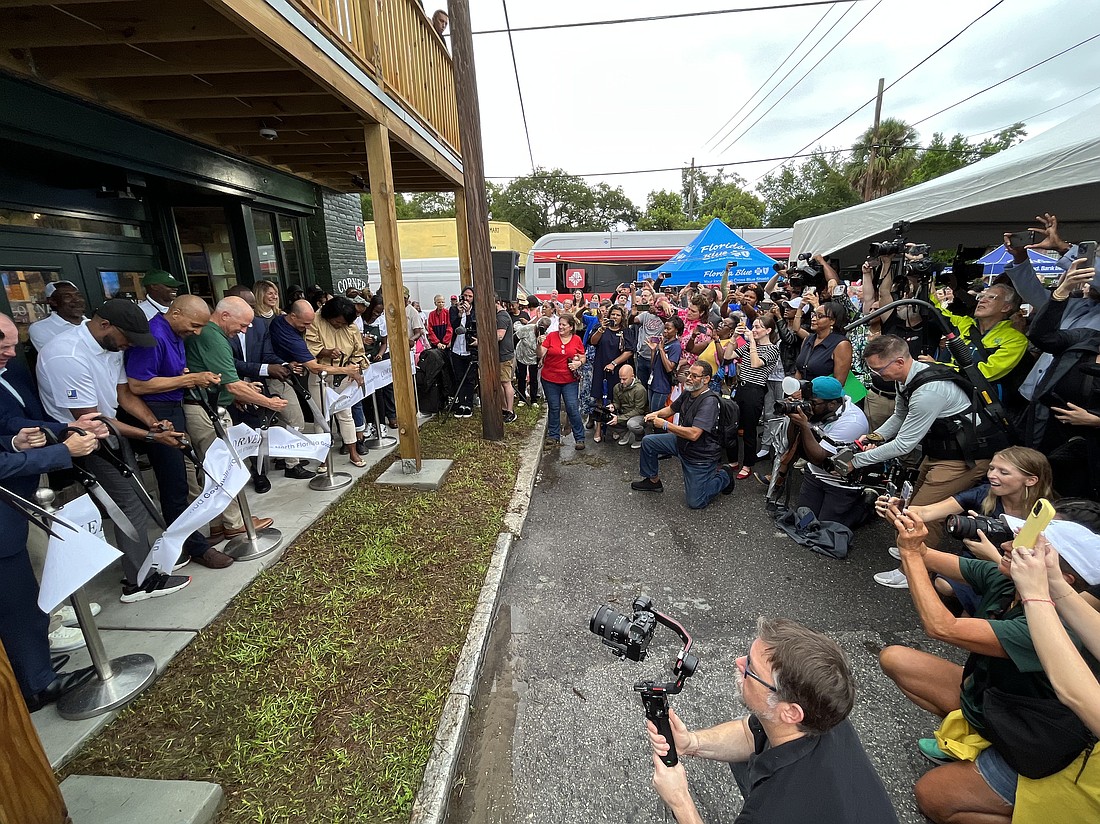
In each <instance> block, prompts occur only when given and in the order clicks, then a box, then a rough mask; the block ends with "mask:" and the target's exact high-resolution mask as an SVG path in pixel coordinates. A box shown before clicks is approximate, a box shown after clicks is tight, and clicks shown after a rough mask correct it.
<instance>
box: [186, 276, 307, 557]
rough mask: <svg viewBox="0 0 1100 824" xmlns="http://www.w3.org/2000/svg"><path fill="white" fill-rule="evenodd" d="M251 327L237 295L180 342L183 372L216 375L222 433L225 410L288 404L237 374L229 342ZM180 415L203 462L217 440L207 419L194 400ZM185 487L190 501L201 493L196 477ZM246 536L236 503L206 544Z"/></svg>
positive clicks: (266, 521) (258, 523) (262, 523)
mask: <svg viewBox="0 0 1100 824" xmlns="http://www.w3.org/2000/svg"><path fill="white" fill-rule="evenodd" d="M250 323H252V308H251V307H250V306H249V305H248V304H247V303H246V302H245V301H243V300H241V298H239V297H227V298H222V299H221V300H220V301H219V302H218V305H217V306H215V307H214V311H213V313H212V314H211V316H210V321H209V322H208V323H206V325H204V326H203V327H202V329H201V330H200V331H199V333H198V334H197V335H194V336H192V337H189V338H187V339H186V341H185V342H184V349H185V351H186V353H187V368H188V369H189V370H190V371H191V372H196V373H199V372H213V373H215V374H216V375H218V376H219V381H218V383H217V384H216V385H217V386H218V390H219V391H218V397H217V410H216V412H217V414H218V417H219V419H220V420H221V422H222V426H224V427H225V428H226V429H229V427H231V426H232V425H233V421H232V420H231V419H230V417H229V412H228V408H229V407H230V406H232V405H233V404H234V403H245V404H248V403H250V404H255V405H256V406H260V407H263V408H264V409H271V410H274V411H276V412H278V411H281V410H282V409H284V408H285V407H286V401H284V400H283V399H282V398H269V397H267V395H265V394H263V393H262V392H261V391H260V390H258V389H257V388H256V387H255V386H254V385H253V384H251V383H249V382H248V381H245V380H242V379H241V377H240V375H239V374H237V368H236V366H235V365H234V363H233V350H232V349H231V348H230V346H229V338H230V337H231V336H233V335H236V334H237V333H238V332H243V331H244V330H245V329H247V328H248V325H249V324H250ZM199 391H203V390H199ZM183 416H184V419H185V420H186V421H187V432H188V434H189V435H190V436H191V443H192V445H193V446H194V447H195V451H196V452H197V453H198V454H199V457H200V458H202V457H203V456H204V455H205V454H206V450H207V449H209V447H210V444H212V443H213V442H214V438H215V437H217V435H216V433H215V431H214V425H213V424H212V423H211V421H210V416H209V415H207V413H206V410H205V409H203V407H202V406H201V405H200V404H199V402H198V401H197V400H195V399H193V398H191V397H187V396H185V397H184V399H183ZM187 485H188V486H189V487H190V491H191V497H192V498H196V497H198V496H199V495H200V494H202V484H201V483H199V481H198V479H197V478H196V477H195V473H193V472H188V473H187ZM252 523H253V524H254V525H255V527H256V528H257V529H264V528H266V527H269V526H271V524H272V523H274V521H273V520H272V519H271V518H256V517H254V518H253V519H252ZM244 532H245V526H244V517H243V516H242V515H241V508H240V507H239V506H238V505H237V503H236V501H234V502H233V503H231V504H230V505H229V506H228V507H227V508H226V510H225V512H223V513H222V514H221V515H219V516H218V517H217V518H215V519H214V520H213V521H212V522H211V523H210V543H211V544H217V543H219V542H221V541H222V540H224V539H227V538H234V537H236V536H237V535H243V534H244Z"/></svg>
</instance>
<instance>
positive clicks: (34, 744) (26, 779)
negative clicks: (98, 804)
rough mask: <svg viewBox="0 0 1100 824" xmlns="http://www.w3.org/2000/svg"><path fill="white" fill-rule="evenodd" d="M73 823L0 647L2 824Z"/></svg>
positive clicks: (0, 797) (0, 798)
mask: <svg viewBox="0 0 1100 824" xmlns="http://www.w3.org/2000/svg"><path fill="white" fill-rule="evenodd" d="M9 823H10V824H72V819H70V818H69V812H68V810H67V809H66V807H65V800H64V799H63V798H62V797H61V790H60V789H59V788H58V786H57V779H56V778H54V774H53V768H52V767H50V761H49V759H48V758H46V752H45V750H43V749H42V742H41V741H39V740H38V733H37V732H36V731H35V729H34V724H32V723H31V716H30V713H29V712H27V704H26V702H24V701H23V694H22V693H21V692H20V691H19V684H18V683H17V682H16V680H15V673H14V672H12V671H11V662H10V661H8V654H7V652H6V651H5V650H4V645H3V644H0V824H9Z"/></svg>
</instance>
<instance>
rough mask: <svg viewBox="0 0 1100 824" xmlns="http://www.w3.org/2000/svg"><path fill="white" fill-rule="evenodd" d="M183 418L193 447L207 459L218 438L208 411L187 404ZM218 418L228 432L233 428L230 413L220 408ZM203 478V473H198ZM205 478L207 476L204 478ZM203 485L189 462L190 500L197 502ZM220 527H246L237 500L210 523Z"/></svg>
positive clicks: (215, 527)
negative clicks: (212, 445)
mask: <svg viewBox="0 0 1100 824" xmlns="http://www.w3.org/2000/svg"><path fill="white" fill-rule="evenodd" d="M183 417H184V420H186V421H187V434H188V435H189V436H190V438H191V445H192V446H193V447H195V452H196V453H197V454H198V456H199V458H200V459H202V458H205V457H206V450H207V449H209V448H210V444H212V443H214V440H215V438H217V437H218V435H217V433H216V432H215V431H214V424H212V423H211V422H210V416H209V415H207V414H206V410H205V409H203V408H202V407H201V406H196V405H194V404H190V403H185V404H184V405H183ZM218 417H219V419H220V420H221V422H222V426H224V427H225V429H226V431H228V430H229V428H230V427H232V426H233V421H232V420H230V418H229V413H228V412H227V411H225V410H224V409H222V408H221V407H218ZM198 474H199V475H200V476H202V471H201V470H200V471H199V473H198ZM203 477H205V476H203ZM202 487H203V484H202V482H200V481H199V480H198V479H197V478H196V477H195V468H194V467H193V466H192V464H191V462H190V461H188V462H187V493H188V499H189V500H192V501H193V500H195V498H197V497H199V495H201V494H202ZM218 527H221V528H223V529H227V530H228V529H242V528H243V527H244V516H243V515H242V514H241V508H240V506H239V505H238V504H237V501H236V500H233V501H231V502H230V504H229V506H227V507H226V508H225V512H223V513H222V514H221V515H219V516H218V517H216V518H214V520H212V521H211V522H210V528H211V529H212V530H215V531H217V529H218Z"/></svg>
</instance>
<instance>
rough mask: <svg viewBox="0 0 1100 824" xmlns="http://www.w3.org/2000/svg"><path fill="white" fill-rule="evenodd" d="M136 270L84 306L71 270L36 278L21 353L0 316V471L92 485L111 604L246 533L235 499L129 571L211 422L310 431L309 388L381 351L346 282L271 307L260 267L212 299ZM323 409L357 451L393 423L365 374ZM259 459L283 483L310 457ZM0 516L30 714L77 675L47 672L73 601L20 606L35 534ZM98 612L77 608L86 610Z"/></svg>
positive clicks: (7, 637)
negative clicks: (169, 555)
mask: <svg viewBox="0 0 1100 824" xmlns="http://www.w3.org/2000/svg"><path fill="white" fill-rule="evenodd" d="M142 284H143V287H144V291H145V296H144V299H143V300H141V301H140V302H135V301H134V300H130V299H127V298H114V299H110V300H107V301H106V302H105V303H103V304H102V305H101V306H99V307H98V308H97V309H95V310H94V311H92V312H90V313H88V312H87V301H86V299H85V296H84V295H82V294H81V293H80V290H79V288H78V287H77V286H76V285H75V284H74V283H71V282H68V281H58V282H54V283H50V284H49V285H48V286H47V288H46V299H47V302H48V304H49V307H50V309H51V313H50V314H49V315H48V316H47V317H46V318H44V319H42V320H39V321H37V322H35V323H32V324H31V325H30V327H29V340H30V342H31V344H32V347H33V350H28V351H27V352H26V353H25V354H26V355H27V357H26V358H25V359H24V358H20V357H19V354H20V351H19V350H20V346H21V344H20V339H19V330H18V328H17V326H16V324H15V323H14V321H13V320H12V319H11V318H9V317H8V316H6V315H0V482H2V484H3V486H4V488H5V489H7V490H9V491H10V492H13V493H15V494H16V495H19V496H20V497H22V498H24V499H27V500H33V499H34V493H35V490H36V489H37V488H38V486H39V482H40V476H41V475H42V474H43V473H49V484H50V486H51V487H53V488H54V490H55V491H56V492H57V493H58V498H57V502H58V503H59V504H64V503H67V502H69V501H71V500H73V499H74V498H75V497H77V496H78V495H79V494H80V493H81V492H82V491H83V488H85V487H89V488H91V487H94V488H96V489H99V490H101V491H102V492H103V493H104V494H103V496H101V497H99V498H97V503H99V504H100V505H101V506H102V507H104V508H105V510H106V514H107V515H108V516H109V517H110V519H111V520H112V521H113V522H114V527H115V529H114V541H115V543H116V545H117V547H118V548H119V550H121V552H122V572H123V576H124V577H123V581H122V583H121V588H120V591H119V600H120V601H122V602H123V603H135V602H139V601H144V600H147V599H150V598H159V597H164V596H168V595H171V594H173V593H175V592H178V591H179V590H181V589H183V588H184V587H186V586H188V585H189V584H190V583H191V578H190V576H187V575H183V574H177V573H178V572H179V570H181V569H182V568H183V567H185V566H186V565H187V564H190V563H195V564H199V565H201V566H205V567H207V568H210V569H215V570H221V569H225V568H226V567H229V566H230V565H231V564H233V562H234V559H233V557H232V556H231V555H229V554H227V553H226V552H224V551H222V548H221V547H222V545H223V542H225V541H230V540H232V539H234V538H236V537H238V536H241V535H244V534H245V533H246V532H247V526H246V525H245V522H244V516H243V514H242V512H241V508H240V506H238V504H237V503H236V501H235V500H233V501H231V502H230V504H229V505H228V507H227V508H226V509H225V510H224V511H223V512H221V513H220V514H218V515H217V516H216V517H214V518H213V520H212V521H211V522H210V523H209V524H208V525H207V526H206V527H205V528H203V529H201V530H199V531H196V532H194V533H192V534H191V535H190V536H188V537H187V539H186V540H185V541H184V543H183V551H182V554H181V556H180V557H179V559H178V561H177V562H176V564H175V565H174V568H172V569H158V568H157V567H156V566H154V567H153V568H152V569H151V570H150V571H149V572H148V573H146V574H144V575H142V570H143V565H144V564H145V562H146V559H147V557H148V556H149V554H150V550H151V547H152V544H151V541H150V535H149V533H150V528H151V527H152V525H153V522H154V521H158V522H162V523H164V524H167V525H169V526H170V525H171V524H172V523H174V522H175V521H176V519H177V518H179V517H180V516H181V515H182V514H183V513H184V511H185V510H187V508H188V506H189V504H190V503H191V502H192V501H194V500H195V499H196V498H197V497H198V496H200V495H201V494H202V493H203V485H204V480H203V475H202V473H201V472H200V471H198V470H197V466H196V465H197V464H201V463H202V460H203V458H204V456H205V455H206V452H207V450H209V449H210V447H211V445H212V444H213V443H214V441H215V439H216V438H218V437H219V434H218V430H219V429H221V430H222V431H228V430H229V428H230V427H232V426H233V425H235V424H240V423H245V424H247V425H249V426H251V427H253V428H260V427H265V426H268V425H270V424H271V423H276V424H278V425H283V426H286V427H288V428H290V429H293V430H295V431H297V432H302V433H306V432H310V431H320V430H321V429H324V428H325V426H324V421H323V420H321V416H323V415H324V412H323V411H322V410H323V401H320V400H318V399H320V398H321V396H322V387H323V386H325V385H327V386H328V387H331V388H339V387H340V385H341V383H342V382H344V381H356V382H358V383H360V385H363V384H364V372H365V371H366V370H367V369H368V368H369V367H370V365H371V364H372V363H378V362H380V361H382V360H384V359H385V358H387V357H388V347H389V338H388V334H387V329H386V324H385V317H384V314H383V308H382V299H381V296H379V295H374V296H366V295H363V294H361V293H360V292H359V291H358V290H354V289H352V290H348V292H347V293H346V294H345V295H338V296H332V295H330V294H327V293H326V292H325V291H324V290H323V289H321V288H319V287H310V288H309V289H307V290H302V289H300V288H299V287H297V286H291V287H290V288H289V289H288V290H287V292H286V293H285V299H286V302H285V304H284V303H283V298H284V295H283V294H281V292H280V289H279V287H278V285H277V284H275V283H274V282H272V281H266V280H261V281H257V282H256V283H255V284H253V286H252V287H250V288H249V287H244V286H233V287H231V288H230V289H228V290H227V292H226V294H225V296H224V297H223V298H222V299H221V300H219V301H218V302H217V303H216V305H214V306H213V307H211V306H210V305H209V304H208V303H207V302H206V301H204V300H202V299H201V298H199V297H196V296H194V295H188V294H182V295H181V294H178V290H179V287H180V286H181V285H182V284H181V283H180V282H179V281H177V280H176V279H174V278H173V277H172V276H171V275H170V274H169V273H168V272H164V271H160V270H154V271H151V272H149V273H147V274H146V275H145V276H144V279H143V281H142ZM405 302H406V309H407V311H406V317H407V320H408V325H409V329H408V334H409V340H410V342H412V343H413V344H416V343H417V342H418V341H420V340H421V339H422V338H423V336H424V326H425V323H424V321H423V319H422V317H421V313H420V312H419V308H418V307H416V306H414V305H413V303H412V302H411V301H409V299H408V293H407V291H406V296H405ZM284 307H285V308H284ZM89 315H90V316H89ZM28 364H30V366H28ZM318 404H322V406H318ZM375 409H377V410H378V413H377V415H376V414H375ZM333 418H334V420H333V423H334V426H333V427H332V428H333V430H334V435H336V436H338V441H339V442H340V443H341V444H342V445H341V446H340V447H339V453H340V454H344V455H346V456H347V459H348V460H349V461H350V463H351V464H352V465H355V466H364V465H365V462H364V460H363V453H364V452H365V450H366V445H365V444H366V442H367V441H368V440H369V439H371V438H373V437H375V436H376V435H381V434H384V433H385V432H386V429H387V427H390V428H393V427H396V426H397V423H398V422H397V420H396V412H395V408H394V401H393V392H392V387H389V386H387V387H382V388H377V389H375V390H374V393H373V395H368V396H367V397H366V399H365V400H362V401H359V402H357V403H355V404H354V405H353V406H352V407H350V408H346V409H343V410H341V411H338V412H337V413H336V414H335V415H334V416H333ZM336 454H337V453H336V452H333V453H331V456H330V458H329V460H335V459H336ZM146 462H147V464H146ZM248 462H249V465H250V470H251V480H250V482H251V484H252V486H253V488H254V490H255V492H256V493H258V494H263V493H266V492H268V491H269V490H270V489H271V480H270V478H269V477H268V471H269V469H268V462H267V461H266V460H258V459H257V458H248ZM270 463H271V467H272V469H273V471H278V472H281V473H282V474H283V476H285V477H286V478H287V479H289V480H290V481H292V482H300V481H307V480H309V479H312V478H314V477H315V476H316V475H317V473H318V472H324V471H326V469H327V466H326V464H324V463H321V462H319V461H313V462H311V461H309V460H305V459H296V458H286V459H284V460H280V459H276V460H274V461H272V462H270ZM318 464H319V465H318ZM145 466H147V468H149V469H151V471H152V473H153V475H154V477H155V479H156V494H155V496H149V495H146V494H143V493H144V492H145V490H144V489H143V488H139V487H138V486H137V485H135V482H134V477H140V469H141V468H143V467H145ZM78 481H79V482H80V483H77V482H78ZM0 523H2V524H3V525H4V526H5V527H7V528H8V529H9V535H11V536H12V537H11V540H9V541H6V542H5V543H4V547H3V549H0V640H2V642H3V644H4V647H5V649H6V650H7V653H8V657H9V658H10V660H11V663H12V668H13V670H14V672H15V675H16V679H17V681H18V683H19V686H20V688H21V690H22V692H23V695H24V698H25V700H26V702H27V705H28V707H29V708H30V709H31V710H32V711H34V710H37V709H40V708H41V707H43V706H46V705H47V704H49V703H51V702H52V701H55V700H57V698H58V697H60V696H61V695H62V694H64V693H65V692H67V691H68V690H70V689H73V688H74V687H76V686H79V685H80V684H81V683H83V682H84V681H85V680H87V679H88V678H89V677H91V675H92V673H91V671H90V670H87V669H86V670H79V671H75V672H64V671H62V669H61V668H62V667H63V665H64V663H65V661H66V660H67V658H68V656H67V655H65V654H64V653H67V652H69V651H71V650H73V649H77V648H79V647H81V646H83V645H84V638H83V634H82V632H81V631H80V629H78V628H77V627H76V626H75V625H76V617H75V615H74V614H73V610H72V608H71V607H62V608H60V609H58V610H56V611H55V612H54V614H53V615H49V616H47V615H44V614H43V613H42V611H41V610H39V608H38V606H37V603H36V601H37V596H38V582H37V579H38V576H40V575H41V573H42V566H43V559H44V555H45V539H44V537H43V536H44V533H42V531H41V530H37V529H36V530H31V531H28V528H27V521H26V519H25V518H24V517H23V516H21V515H19V514H17V513H16V511H15V510H14V509H10V508H9V507H6V506H3V507H0ZM273 523H274V519H273V518H272V517H265V516H263V515H262V514H261V515H254V516H252V525H253V527H254V528H255V529H257V530H259V529H264V528H266V527H269V526H271V525H272V524H273ZM99 609H100V607H99V605H98V604H93V605H92V611H93V614H94V613H96V612H98V611H99Z"/></svg>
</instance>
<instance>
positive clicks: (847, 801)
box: [646, 617, 897, 824]
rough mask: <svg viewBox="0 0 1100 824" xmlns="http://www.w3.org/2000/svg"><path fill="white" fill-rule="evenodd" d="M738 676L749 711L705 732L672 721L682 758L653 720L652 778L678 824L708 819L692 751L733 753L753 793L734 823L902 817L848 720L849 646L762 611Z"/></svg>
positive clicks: (736, 772) (851, 697)
mask: <svg viewBox="0 0 1100 824" xmlns="http://www.w3.org/2000/svg"><path fill="white" fill-rule="evenodd" d="M756 632H757V637H756V639H755V640H754V641H753V642H752V644H750V645H749V649H748V650H747V651H746V652H745V655H744V656H743V657H741V658H738V659H737V661H736V664H737V669H736V671H735V673H734V677H735V680H736V684H737V689H738V692H739V693H740V697H741V700H742V701H743V702H744V704H745V706H746V707H747V708H748V709H749V712H750V715H746V716H744V717H742V718H738V719H735V720H733V721H727V722H726V723H724V724H719V725H718V726H716V727H711V728H710V729H706V730H688V728H687V727H686V726H685V725H684V722H683V721H681V720H680V718H679V716H678V715H676V713H675V712H674V711H672V710H669V716H670V718H669V720H670V723H671V726H672V735H673V738H674V739H675V742H676V752H677V753H678V755H679V756H680V758H681V760H680V762H679V763H678V764H677V765H676V766H675V767H666V766H665V764H664V762H663V761H661V759H660V756H662V755H666V754H667V753H668V742H667V741H666V740H665V738H664V736H662V735H660V734H658V732H657V728H656V727H655V726H654V725H653V724H652V722H649V721H647V722H646V726H647V729H648V731H649V743H650V745H651V746H652V747H653V786H654V788H655V789H656V790H657V793H658V795H660V796H661V798H662V799H663V800H664V802H665V803H666V804H667V805H668V806H669V808H670V809H671V810H672V813H673V815H675V817H676V821H677V822H679V824H695V823H696V822H702V820H703V819H702V818H701V816H700V815H699V811H698V809H697V808H696V806H695V802H694V801H693V800H692V798H691V792H690V791H689V789H688V784H687V774H686V772H685V770H684V762H683V760H682V759H683V757H684V756H694V757H696V758H709V759H712V760H714V761H726V762H728V763H729V765H730V769H731V770H732V771H733V776H734V778H735V779H736V781H737V785H738V787H739V788H740V790H741V795H742V796H744V798H745V805H744V806H743V807H742V808H741V812H740V814H739V815H738V816H737V818H736V819H735V821H737V822H742V824H747V822H750V821H766V822H768V824H796V823H797V824H803V822H807V821H813V822H815V824H829V823H830V822H836V823H837V824H841V822H844V823H845V824H850V822H857V821H858V822H875V824H890V822H897V815H896V814H895V813H894V808H893V806H892V805H891V803H890V799H889V797H888V796H887V794H886V788H885V787H884V786H883V784H882V780H881V779H880V778H879V777H878V774H877V773H876V772H875V769H874V767H872V766H871V762H870V761H869V760H868V758H867V754H866V753H865V752H864V750H863V746H862V745H861V744H860V742H859V738H858V737H857V736H856V733H855V730H854V729H853V728H852V725H851V722H849V721H848V720H847V718H848V714H849V713H850V712H851V711H852V705H853V703H854V701H855V679H854V678H853V677H852V673H851V670H850V669H849V668H848V662H847V661H846V660H845V658H844V653H843V652H841V650H840V647H838V646H837V645H836V643H835V642H833V641H832V640H831V639H829V638H826V637H825V636H824V635H821V634H819V633H817V632H814V631H813V630H811V629H808V628H807V627H804V626H802V625H801V624H798V623H796V622H794V621H791V620H788V619H786V618H771V619H769V618H765V617H761V618H760V620H759V622H758V623H757V629H756Z"/></svg>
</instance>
